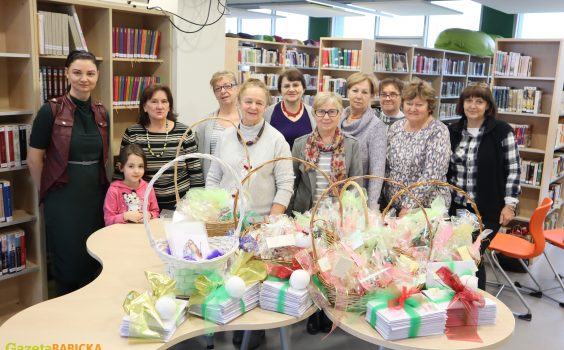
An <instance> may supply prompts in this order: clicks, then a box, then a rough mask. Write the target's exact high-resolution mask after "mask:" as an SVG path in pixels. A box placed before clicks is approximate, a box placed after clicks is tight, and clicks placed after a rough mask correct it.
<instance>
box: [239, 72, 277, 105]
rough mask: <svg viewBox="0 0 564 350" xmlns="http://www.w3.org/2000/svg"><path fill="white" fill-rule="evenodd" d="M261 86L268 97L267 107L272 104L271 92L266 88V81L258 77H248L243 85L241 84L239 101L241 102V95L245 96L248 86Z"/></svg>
mask: <svg viewBox="0 0 564 350" xmlns="http://www.w3.org/2000/svg"><path fill="white" fill-rule="evenodd" d="M253 87H254V88H259V89H262V91H264V97H265V98H266V101H265V102H266V107H268V106H269V105H270V92H269V91H268V89H267V88H266V85H264V83H263V82H262V81H260V80H258V79H254V78H251V79H247V80H246V81H245V82H244V83H243V85H241V88H240V89H239V95H238V96H237V99H238V100H239V102H241V96H243V94H244V93H245V91H246V90H247V89H248V88H253Z"/></svg>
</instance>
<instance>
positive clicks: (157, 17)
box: [0, 0, 172, 324]
mask: <svg viewBox="0 0 564 350" xmlns="http://www.w3.org/2000/svg"><path fill="white" fill-rule="evenodd" d="M71 6H72V7H74V9H75V10H76V14H77V16H78V19H79V22H80V25H81V29H82V33H83V35H84V38H85V41H86V44H87V47H88V50H89V51H91V52H93V53H94V54H95V55H96V58H97V60H98V62H99V70H100V75H99V78H98V83H97V86H96V89H95V90H94V92H93V95H92V98H93V100H95V101H100V102H102V103H103V104H104V106H106V108H107V109H108V113H109V117H110V120H109V122H110V129H111V132H112V133H111V137H110V145H111V149H112V154H113V155H114V156H115V155H117V153H118V152H119V145H120V142H121V137H122V134H123V131H124V129H125V128H126V127H127V126H129V125H131V124H133V123H135V122H136V120H137V113H138V108H136V107H135V108H133V107H129V109H123V110H122V109H118V108H115V109H114V108H112V97H113V89H114V87H113V76H114V75H132V76H145V75H158V76H159V77H160V81H161V83H162V84H167V85H168V84H170V81H171V66H170V62H171V47H172V46H171V36H172V33H171V25H170V22H169V19H168V17H167V16H166V15H163V14H162V13H161V12H158V11H150V10H143V9H137V8H133V7H127V6H124V5H123V4H112V3H107V2H96V1H88V0H67V1H64V0H2V1H0V13H2V15H1V16H0V76H2V79H0V118H2V124H31V123H32V122H33V118H34V116H35V114H36V112H37V110H38V109H39V107H41V105H42V104H43V102H44V101H42V97H41V96H40V88H41V87H40V79H39V77H40V68H39V67H40V66H57V67H63V66H64V62H65V59H66V56H65V55H42V54H40V53H39V52H40V51H39V43H40V38H39V35H40V34H39V33H40V31H39V25H38V19H37V13H38V11H48V12H61V13H67V11H68V8H69V7H71ZM112 26H120V27H132V28H142V29H151V30H157V31H160V32H161V39H160V48H159V57H158V58H156V59H124V58H120V59H116V58H113V57H112ZM108 170H109V171H112V170H113V164H112V163H111V162H110V164H109V165H108ZM0 179H7V180H9V181H10V182H11V185H12V193H13V204H14V220H13V221H12V222H9V223H0V227H5V226H10V225H18V226H20V227H22V228H23V229H24V231H25V233H26V242H25V243H26V258H27V261H26V269H25V270H22V271H21V272H18V273H15V274H6V275H2V276H0V295H1V296H2V297H1V298H0V324H1V323H3V322H4V321H5V320H6V319H8V318H9V317H10V316H11V315H13V314H14V313H16V312H18V311H20V310H22V309H24V308H26V307H28V306H31V305H33V304H35V303H38V302H40V301H43V300H45V299H46V298H47V283H46V275H47V273H46V270H47V267H46V244H45V239H44V233H43V232H42V225H41V217H40V210H39V200H38V190H37V188H35V186H34V184H33V181H32V179H31V176H30V174H29V171H28V170H27V167H26V166H21V167H17V168H0Z"/></svg>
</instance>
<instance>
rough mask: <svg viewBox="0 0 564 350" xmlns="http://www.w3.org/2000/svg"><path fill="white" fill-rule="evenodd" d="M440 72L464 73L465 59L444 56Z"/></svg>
mask: <svg viewBox="0 0 564 350" xmlns="http://www.w3.org/2000/svg"><path fill="white" fill-rule="evenodd" d="M441 72H442V73H443V74H451V75H466V61H463V60H453V59H450V58H445V59H443V60H442V64H441Z"/></svg>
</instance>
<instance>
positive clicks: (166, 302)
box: [155, 295, 176, 320]
mask: <svg viewBox="0 0 564 350" xmlns="http://www.w3.org/2000/svg"><path fill="white" fill-rule="evenodd" d="M155 309H157V312H158V313H159V316H160V317H161V319H162V320H171V319H173V318H174V314H175V313H176V301H175V300H174V298H173V297H171V296H168V295H164V296H162V297H160V298H158V299H157V301H156V302H155Z"/></svg>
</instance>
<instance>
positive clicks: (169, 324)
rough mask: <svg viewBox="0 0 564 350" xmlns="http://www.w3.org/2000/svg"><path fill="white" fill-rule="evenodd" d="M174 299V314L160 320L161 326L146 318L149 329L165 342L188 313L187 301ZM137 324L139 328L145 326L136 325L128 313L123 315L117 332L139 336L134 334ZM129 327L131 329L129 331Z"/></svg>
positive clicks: (127, 335) (128, 335)
mask: <svg viewBox="0 0 564 350" xmlns="http://www.w3.org/2000/svg"><path fill="white" fill-rule="evenodd" d="M175 301H176V312H175V314H174V317H173V318H171V319H169V320H161V322H162V327H161V325H159V323H158V322H157V321H156V320H154V319H148V320H147V326H148V327H149V329H150V330H151V331H154V332H156V333H158V337H159V339H160V340H163V341H165V342H167V341H169V340H170V339H171V338H172V335H173V334H174V332H176V328H177V327H178V326H180V325H181V324H182V323H183V322H184V321H186V318H187V317H188V313H187V312H186V311H187V306H188V301H186V300H180V299H175ZM139 326H140V327H141V328H145V325H136V324H134V323H132V320H131V318H130V317H129V315H125V316H124V317H123V319H122V321H121V325H120V329H119V334H120V335H121V336H122V337H139V338H141V337H140V334H136V332H135V331H134V329H137V328H138V327H139ZM130 327H131V329H132V331H130ZM145 336H146V334H144V336H143V338H145Z"/></svg>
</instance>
